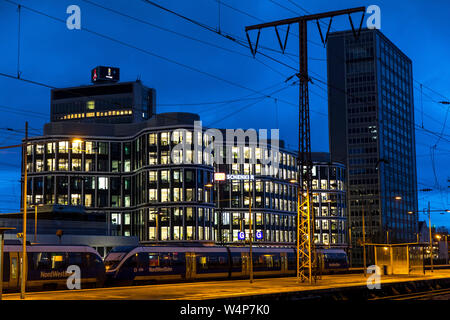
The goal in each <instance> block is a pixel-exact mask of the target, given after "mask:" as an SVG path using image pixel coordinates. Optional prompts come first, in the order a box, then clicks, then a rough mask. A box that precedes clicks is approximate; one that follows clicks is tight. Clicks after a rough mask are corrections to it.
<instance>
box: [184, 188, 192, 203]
mask: <svg viewBox="0 0 450 320" xmlns="http://www.w3.org/2000/svg"><path fill="white" fill-rule="evenodd" d="M186 201H194V189H190V188H189V189H186Z"/></svg>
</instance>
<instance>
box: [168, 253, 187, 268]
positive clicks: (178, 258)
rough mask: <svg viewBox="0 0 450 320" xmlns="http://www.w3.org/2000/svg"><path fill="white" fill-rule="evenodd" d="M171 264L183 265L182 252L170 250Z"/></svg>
mask: <svg viewBox="0 0 450 320" xmlns="http://www.w3.org/2000/svg"><path fill="white" fill-rule="evenodd" d="M171 254H172V266H184V254H183V253H178V252H172V253H171Z"/></svg>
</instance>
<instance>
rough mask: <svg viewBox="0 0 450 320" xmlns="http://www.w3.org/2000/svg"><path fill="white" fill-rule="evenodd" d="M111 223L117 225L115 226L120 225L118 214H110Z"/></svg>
mask: <svg viewBox="0 0 450 320" xmlns="http://www.w3.org/2000/svg"><path fill="white" fill-rule="evenodd" d="M111 223H112V224H117V225H120V224H122V220H121V217H120V213H112V214H111Z"/></svg>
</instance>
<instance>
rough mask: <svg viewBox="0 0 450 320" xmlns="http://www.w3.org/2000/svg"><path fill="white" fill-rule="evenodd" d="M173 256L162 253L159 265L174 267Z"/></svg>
mask: <svg viewBox="0 0 450 320" xmlns="http://www.w3.org/2000/svg"><path fill="white" fill-rule="evenodd" d="M171 256H172V254H170V253H160V254H159V263H160V265H161V267H170V266H171V265H172V257H171Z"/></svg>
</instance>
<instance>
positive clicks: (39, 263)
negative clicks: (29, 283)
mask: <svg viewBox="0 0 450 320" xmlns="http://www.w3.org/2000/svg"><path fill="white" fill-rule="evenodd" d="M34 261H35V266H36V269H51V267H52V265H51V257H50V253H49V252H38V253H35V254H34Z"/></svg>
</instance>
